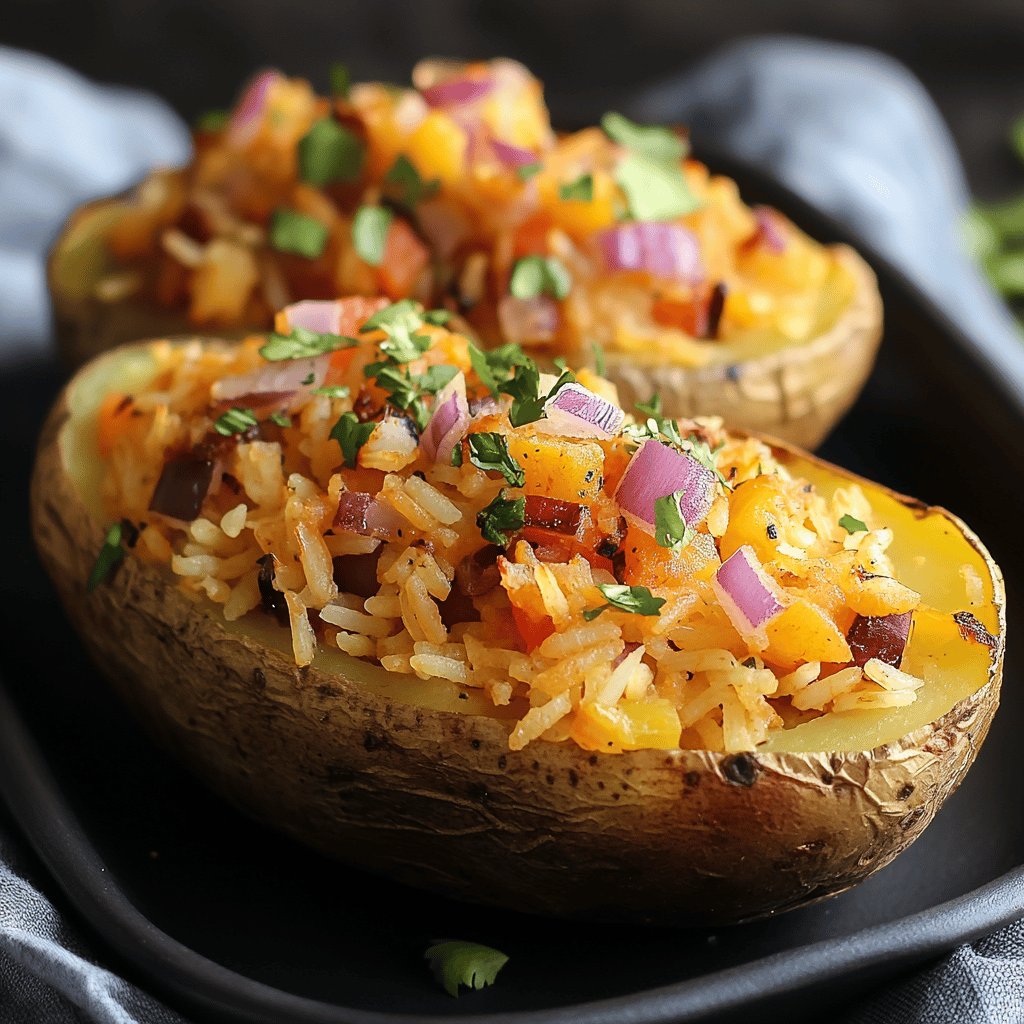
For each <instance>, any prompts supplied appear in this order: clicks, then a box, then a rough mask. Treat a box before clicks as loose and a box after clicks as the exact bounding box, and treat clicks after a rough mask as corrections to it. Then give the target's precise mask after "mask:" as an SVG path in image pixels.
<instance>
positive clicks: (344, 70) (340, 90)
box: [330, 60, 352, 100]
mask: <svg viewBox="0 0 1024 1024" xmlns="http://www.w3.org/2000/svg"><path fill="white" fill-rule="evenodd" d="M330 82H331V95H332V96H335V97H338V98H339V99H343V100H347V99H348V90H349V87H350V86H351V85H352V76H351V75H350V74H349V70H348V67H347V66H346V65H345V64H342V63H341V61H340V60H336V61H335V62H334V63H333V64H332V65H331V70H330Z"/></svg>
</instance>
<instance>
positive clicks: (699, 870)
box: [32, 357, 1005, 925]
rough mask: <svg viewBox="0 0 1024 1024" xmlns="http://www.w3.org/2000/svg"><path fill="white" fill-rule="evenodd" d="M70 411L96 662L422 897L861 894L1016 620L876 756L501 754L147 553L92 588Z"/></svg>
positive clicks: (977, 722)
mask: <svg viewBox="0 0 1024 1024" xmlns="http://www.w3.org/2000/svg"><path fill="white" fill-rule="evenodd" d="M107 358H111V357H107ZM114 358H116V357H114ZM69 387H72V388H73V387H74V382H72V383H71V385H69ZM67 416H68V403H67V392H65V394H64V395H62V396H61V398H60V399H59V400H58V403H57V405H56V406H55V408H54V410H53V411H52V413H51V415H50V417H49V419H48V421H47V424H46V427H45V428H44V432H43V435H42V438H41V441H40V449H39V453H38V458H37V463H36V469H35V473H34V477H33V482H32V523H33V531H34V536H35V540H36V544H37V547H38V549H39V551H40V554H41V556H42V558H43V561H44V563H45V565H46V568H47V570H48V572H49V574H50V575H51V577H52V578H53V580H54V583H55V585H56V587H57V590H58V592H59V594H60V597H61V599H62V601H63V603H64V606H65V608H66V609H67V611H68V614H69V615H70V617H71V619H72V621H73V623H74V625H75V627H76V628H77V630H78V632H79V634H80V636H81V637H82V640H83V642H84V643H85V645H86V647H87V649H88V650H89V652H90V654H91V656H92V657H93V659H94V660H95V662H96V664H97V665H98V666H99V668H100V670H101V671H102V672H103V673H104V674H106V675H107V676H109V678H110V679H111V681H112V682H113V684H114V685H115V687H116V689H117V690H118V691H119V692H120V694H121V696H122V697H123V699H124V700H125V701H126V702H127V703H128V704H129V705H130V706H131V707H132V708H133V709H134V711H135V712H136V713H137V714H138V716H139V717H140V718H141V719H142V720H143V721H144V722H145V723H146V724H147V725H148V726H149V728H150V729H151V730H152V732H153V733H154V734H155V735H156V737H157V738H158V739H159V740H160V741H161V742H162V743H163V744H164V745H165V746H166V747H168V748H169V749H171V750H172V751H174V752H176V753H177V754H178V755H179V756H180V757H181V758H182V760H183V761H185V763H187V764H188V765H189V766H190V767H191V768H192V769H193V770H194V771H195V773H196V774H197V775H199V776H200V777H201V778H203V779H204V780H206V781H207V782H208V783H209V784H210V785H211V786H213V787H214V788H215V789H216V790H217V791H218V792H219V793H221V794H222V795H223V796H225V797H226V798H227V799H228V800H230V801H231V802H232V803H234V804H236V805H237V806H239V807H240V808H242V809H243V810H244V811H246V812H247V813H249V814H250V815H252V816H254V817H256V818H258V819H261V820H263V821H266V822H268V823H270V824H272V825H274V826H275V827H277V828H280V829H282V830H284V831H285V832H287V833H290V834H291V835H293V836H294V837H295V838H297V839H300V840H301V841H303V842H305V843H307V844H309V845H310V846H313V847H315V848H317V849H319V850H321V851H323V852H325V853H328V854H331V855H333V856H337V857H339V858H340V859H342V860H344V861H346V862H347V863H350V864H353V865H357V866H359V867H363V868H367V869H370V870H372V871H375V872H378V873H382V874H385V875H387V876H389V877H392V878H395V879H398V880H400V881H403V882H407V883H409V884H412V885H416V886H421V887H425V888H430V889H434V890H437V891H440V892H443V893H446V894H449V895H451V896H455V897H458V898H461V899H466V900H470V901H473V902H480V903H488V904H495V905H499V906H504V907H510V908H514V909H516V910H520V911H530V912H536V913H540V914H549V915H558V916H567V917H578V918H585V919H598V920H621V921H630V922H651V923H658V924H687V925H698V924H699V925H707V924H714V925H718V924H723V923H727V922H734V921H739V920H747V919H751V918H756V917H761V916H765V915H769V914H775V913H779V912H781V911H784V910H788V909H792V908H795V907H798V906H802V905H804V904H807V903H811V902H814V901H816V900H819V899H822V898H824V897H827V896H830V895H833V894H835V893H838V892H841V891H842V890H844V889H846V888H848V887H850V886H851V885H854V884H855V883H857V882H859V881H860V880H862V879H863V878H865V877H866V876H867V875H869V874H871V873H872V872H873V871H875V870H877V869H878V868H880V867H882V866H883V865H885V864H887V863H888V862H889V861H890V860H892V858H893V857H895V856H896V854H898V853H899V852H900V851H901V850H903V849H905V848H906V847H907V846H908V845H909V844H910V843H911V842H912V841H913V840H914V839H915V838H916V837H917V836H918V835H920V833H921V832H922V831H923V830H924V828H925V826H926V825H927V824H928V822H929V821H930V820H931V819H932V817H933V816H934V814H935V812H936V811H937V810H938V808H939V807H940V806H941V804H942V802H943V800H945V798H946V797H947V796H948V795H949V794H950V793H952V792H953V791H954V790H955V789H956V787H957V786H958V785H959V783H960V781H961V780H962V778H963V777H964V774H965V773H966V771H967V769H968V767H969V766H970V764H971V762H972V761H973V759H974V756H975V753H976V752H977V750H978V748H979V747H980V745H981V742H982V740H983V739H984V737H985V734H986V733H987V731H988V727H989V724H990V722H991V719H992V716H993V714H994V712H995V709H996V706H997V703H998V691H999V683H1000V672H1001V666H1002V643H1003V641H1002V637H1003V635H1004V633H1005V622H1004V621H1001V622H1000V633H999V636H1000V647H999V650H998V651H997V652H996V656H995V657H994V658H993V660H992V667H991V669H990V673H989V681H988V682H987V683H986V684H985V685H984V686H983V687H982V688H981V689H979V690H978V691H977V692H975V693H974V694H972V695H971V696H970V697H968V698H967V699H965V700H963V701H961V702H960V703H959V704H957V705H956V706H955V707H954V708H953V709H952V710H951V711H950V712H949V713H947V714H946V715H944V716H943V717H942V718H940V719H939V720H938V721H937V722H934V723H932V724H931V725H929V726H926V727H925V728H923V729H920V730H917V731H916V732H914V733H911V734H910V735H908V736H905V737H903V738H902V739H900V740H899V741H897V742H894V743H890V744H887V745H885V746H882V747H879V748H877V749H875V750H872V751H864V752H859V753H839V754H829V753H815V754H780V753H757V754H734V755H724V754H717V753H712V752H708V751H672V752H666V751H638V752H633V753H628V754H623V755H598V754H592V753H589V752H587V751H584V750H581V749H579V748H578V747H576V746H575V745H573V744H570V743H563V744H552V743H544V742H537V743H534V744H533V745H531V746H529V747H527V748H526V749H525V750H523V751H520V752H512V751H509V750H508V747H507V737H508V728H509V727H508V725H507V724H506V723H503V722H501V721H499V720H496V719H492V718H486V717H482V716H470V715H460V714H454V713H450V712H436V711H430V710H426V709H424V708H421V707H416V706H413V705H409V704H399V703H391V702H388V701H387V700H386V699H384V698H383V697H380V696H378V695H376V694H374V693H372V692H368V691H367V690H366V689H365V688H362V687H360V686H358V685H357V684H355V683H353V682H350V681H348V680H346V679H345V678H344V677H341V676H339V675H335V674H328V673H325V672H323V671H320V670H317V669H315V668H313V667H310V668H307V669H299V668H297V667H296V666H295V665H294V664H293V663H292V662H291V660H290V658H289V657H287V656H286V655H283V654H281V653H279V652H278V651H276V650H273V649H268V648H265V647H263V646H262V645H260V644H258V643H256V642H254V641H253V640H251V639H250V638H247V637H245V636H241V635H238V634H237V633H233V632H229V631H228V630H227V629H226V628H225V624H224V623H223V621H222V620H221V619H220V617H219V613H216V612H212V610H209V607H208V606H206V607H204V606H203V605H201V604H199V603H197V602H196V601H194V600H193V599H192V598H190V597H189V596H187V595H186V594H185V593H184V592H183V591H181V590H180V589H178V588H177V586H176V585H175V583H174V581H173V579H172V577H171V576H170V574H169V573H166V572H164V571H163V570H159V569H157V568H155V567H153V566H151V565H147V564H144V563H142V562H141V561H139V560H137V559H135V558H132V557H127V558H126V559H125V560H124V562H123V563H122V564H121V565H120V567H119V568H118V570H117V571H116V572H115V573H114V574H113V575H112V576H111V577H110V578H108V580H106V581H105V582H104V583H103V584H102V585H101V586H100V587H99V588H98V589H97V590H96V591H94V592H93V593H92V594H87V593H86V590H85V581H86V579H87V576H88V574H89V571H90V569H91V568H92V564H93V562H94V560H95V555H96V552H97V551H98V550H99V548H100V545H101V544H102V540H103V529H102V524H100V523H97V522H95V521H93V520H92V519H91V518H90V516H89V514H88V512H87V511H86V509H85V508H84V507H83V504H82V502H81V500H80V498H79V496H78V494H77V492H76V490H75V488H74V486H73V484H72V482H71V480H70V478H69V477H68V475H67V473H66V472H65V469H64V464H63V457H62V454H61V450H60V447H59V444H58V436H59V432H60V429H61V426H62V425H63V423H64V422H65V421H66V418H67ZM907 500H908V501H909V500H910V499H907ZM915 504H917V503H915ZM949 518H950V519H951V521H952V522H953V524H954V526H956V527H957V528H958V529H964V530H965V531H966V527H963V526H962V524H960V523H959V521H958V520H955V519H954V518H953V517H951V516H950V517H949ZM967 536H968V538H971V537H972V535H971V534H970V533H969V531H967ZM990 564H991V563H990ZM993 573H994V578H995V584H996V594H995V599H996V601H997V603H998V604H999V607H1000V614H1001V616H1002V592H1001V581H1000V577H999V575H998V570H995V569H993Z"/></svg>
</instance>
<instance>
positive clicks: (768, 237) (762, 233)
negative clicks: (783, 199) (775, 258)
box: [754, 206, 786, 253]
mask: <svg viewBox="0 0 1024 1024" xmlns="http://www.w3.org/2000/svg"><path fill="white" fill-rule="evenodd" d="M754 218H755V220H756V221H757V235H756V236H755V237H756V241H757V242H758V243H760V244H761V245H762V246H764V248H765V249H767V250H768V252H774V253H782V252H785V251H786V235H785V232H784V231H783V228H782V221H781V215H780V214H779V212H778V211H777V210H773V209H772V208H771V207H770V206H755V207H754Z"/></svg>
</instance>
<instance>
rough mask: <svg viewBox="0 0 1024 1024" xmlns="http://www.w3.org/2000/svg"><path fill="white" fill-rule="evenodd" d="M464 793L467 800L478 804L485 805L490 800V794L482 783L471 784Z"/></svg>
mask: <svg viewBox="0 0 1024 1024" xmlns="http://www.w3.org/2000/svg"><path fill="white" fill-rule="evenodd" d="M466 792H467V794H468V795H469V799H470V800H473V801H475V802H476V803H478V804H485V803H487V801H488V800H490V798H491V794H490V793H489V792H488V791H487V787H486V786H485V785H484V784H483V783H482V782H471V783H470V784H469V786H468V788H467V789H466Z"/></svg>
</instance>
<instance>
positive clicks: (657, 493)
mask: <svg viewBox="0 0 1024 1024" xmlns="http://www.w3.org/2000/svg"><path fill="white" fill-rule="evenodd" d="M714 489H715V477H714V474H712V472H711V471H710V470H709V469H707V467H705V466H702V465H701V464H700V463H699V462H698V461H697V460H696V459H694V458H692V457H691V456H689V455H687V454H686V453H685V452H681V451H678V450H677V449H675V448H672V447H670V446H669V445H667V444H662V443H661V441H654V440H651V441H644V443H643V444H642V445H641V446H640V447H639V448H638V449H637V450H636V452H635V453H634V454H633V458H632V459H630V462H629V465H628V466H627V467H626V472H625V473H623V474H622V479H621V480H620V481H619V486H618V487H617V488H616V490H615V500H616V501H618V503H619V507H620V508H621V510H622V513H623V515H625V516H626V518H627V519H629V520H630V521H631V522H633V523H636V525H637V526H639V527H640V528H641V529H644V530H646V531H647V532H648V533H653V531H654V503H655V502H656V501H657V500H658V499H659V498H664V497H665V496H666V495H669V494H673V493H675V492H676V491H682V492H683V494H682V497H681V498H680V501H679V511H680V514H681V515H682V517H683V520H684V521H685V523H686V525H687V526H689V527H690V528H691V529H692V528H694V527H696V526H697V525H698V524H699V523H701V522H702V521H703V519H704V517H705V516H706V515H707V514H708V511H709V510H710V508H711V503H712V502H713V501H714Z"/></svg>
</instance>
